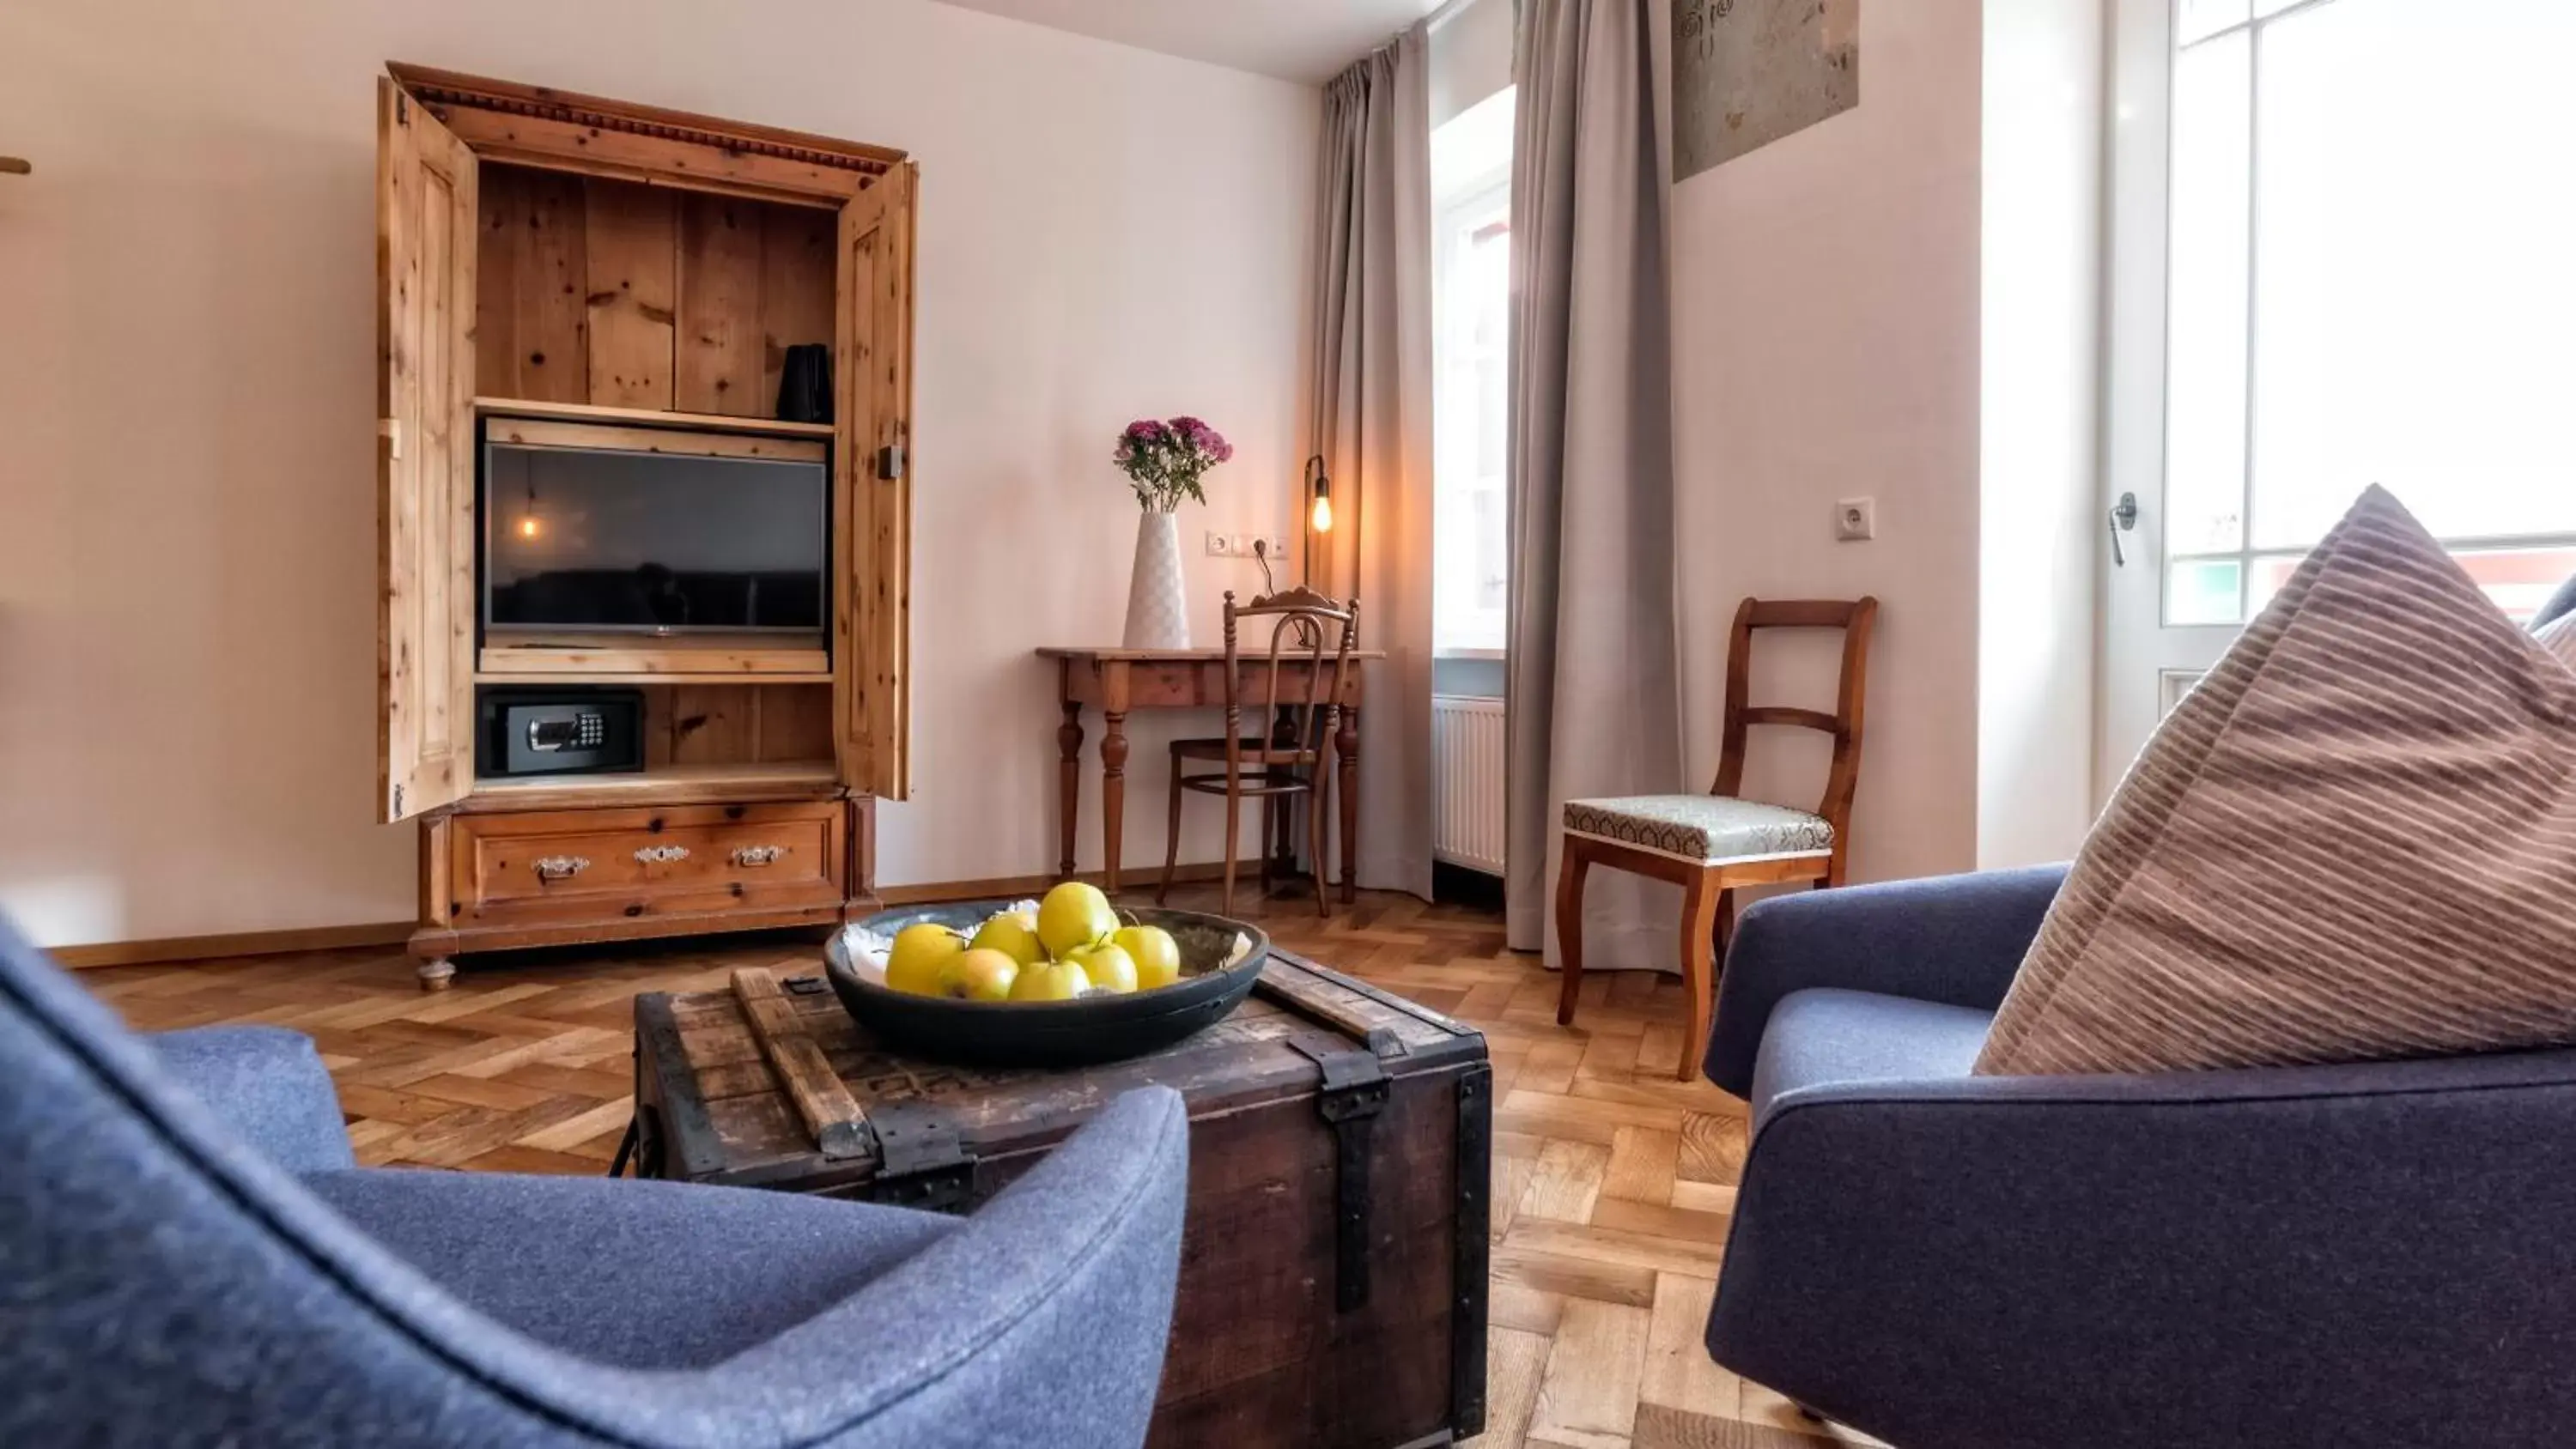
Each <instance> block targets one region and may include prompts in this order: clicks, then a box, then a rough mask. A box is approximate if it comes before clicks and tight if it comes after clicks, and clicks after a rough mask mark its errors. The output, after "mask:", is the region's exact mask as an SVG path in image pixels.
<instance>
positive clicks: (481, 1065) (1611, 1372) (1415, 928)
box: [80, 888, 1871, 1449]
mask: <svg viewBox="0 0 2576 1449" xmlns="http://www.w3.org/2000/svg"><path fill="white" fill-rule="evenodd" d="M1245 894H1246V895H1251V896H1254V897H1255V899H1254V901H1253V903H1252V904H1251V905H1250V906H1248V907H1245V913H1246V914H1251V915H1255V916H1257V917H1258V918H1259V919H1260V920H1261V921H1262V923H1263V924H1264V925H1265V926H1267V927H1268V928H1269V930H1270V931H1271V933H1272V935H1273V936H1274V937H1275V938H1276V939H1277V940H1278V941H1279V943H1280V944H1281V945H1283V946H1285V947H1287V948H1289V949H1290V950H1294V951H1297V952H1300V953H1302V954H1305V955H1309V956H1312V957H1314V958H1315V959H1316V960H1319V961H1322V962H1324V963H1325V964H1327V965H1330V966H1334V967H1338V968H1340V969H1342V970H1345V971H1349V972H1351V973H1353V974H1355V975H1359V976H1364V977H1366V978H1368V979H1369V980H1371V981H1374V982H1377V983H1379V984H1381V985H1383V986H1385V987H1387V988H1388V989H1390V990H1393V991H1396V992H1398V993H1400V994H1402V995H1405V996H1409V997H1412V998H1413V999H1415V1000H1417V1001H1420V1002H1422V1003H1424V1004H1425V1005H1428V1006H1431V1007H1433V1008H1435V1009H1437V1010H1440V1011H1443V1012H1447V1013H1449V1014H1450V1015H1453V1016H1456V1017H1458V1018H1460V1019H1461V1020H1464V1021H1466V1022H1469V1023H1471V1024H1473V1025H1474V1026H1476V1027H1477V1028H1479V1029H1481V1030H1482V1031H1484V1032H1485V1033H1486V1037H1487V1041H1488V1043H1489V1045H1490V1048H1491V1050H1492V1053H1493V1062H1494V1085H1495V1103H1496V1108H1495V1114H1494V1127H1495V1134H1494V1150H1495V1155H1494V1193H1493V1202H1494V1212H1493V1235H1494V1277H1493V1292H1492V1305H1493V1330H1492V1354H1491V1362H1492V1380H1491V1390H1490V1393H1489V1400H1490V1404H1491V1411H1490V1416H1489V1420H1488V1429H1487V1432H1486V1433H1485V1434H1484V1435H1483V1436H1482V1437H1480V1438H1478V1439H1476V1440H1474V1441H1472V1442H1473V1443H1475V1444H1476V1445H1478V1446H1480V1449H1508V1446H1521V1445H1527V1446H1530V1449H1546V1446H1554V1449H1802V1446H1803V1449H1816V1446H1820V1445H1824V1444H1829V1443H1833V1442H1851V1443H1868V1442H1871V1441H1868V1440H1865V1439H1861V1438H1859V1437H1858V1436H1855V1435H1849V1434H1848V1433H1847V1432H1846V1431H1842V1430H1839V1429H1825V1428H1822V1427H1820V1426H1818V1425H1815V1424H1812V1423H1809V1422H1807V1421H1805V1420H1803V1419H1801V1418H1800V1417H1799V1416H1798V1414H1797V1412H1796V1411H1795V1410H1794V1409H1792V1408H1791V1407H1790V1406H1789V1404H1788V1403H1787V1402H1786V1401H1785V1400H1783V1399H1782V1398H1780V1396H1779V1395H1777V1394H1774V1393H1772V1392H1770V1391H1769V1390H1766V1389H1763V1388H1761V1387H1759V1386H1758V1385H1754V1384H1750V1383H1746V1382H1743V1381H1742V1380H1740V1379H1738V1378H1737V1377H1736V1376H1735V1375H1733V1374H1731V1373H1728V1372H1727V1371H1726V1370H1724V1369H1721V1368H1719V1367H1717V1366H1716V1365H1715V1364H1713V1363H1711V1362H1710V1361H1709V1358H1708V1354H1707V1351H1706V1350H1705V1349H1704V1348H1702V1347H1701V1344H1700V1331H1701V1328H1702V1326H1703V1324H1704V1323H1705V1322H1706V1321H1707V1317H1708V1306H1709V1300H1710V1296H1711V1295H1712V1293H1713V1292H1714V1291H1715V1289H1716V1279H1717V1272H1718V1261H1719V1258H1720V1255H1721V1253H1722V1251H1723V1248H1724V1244H1725V1240H1726V1227H1727V1215H1728V1213H1729V1212H1730V1211H1731V1210H1732V1209H1733V1207H1734V1198H1735V1181H1736V1174H1737V1171H1738V1169H1739V1168H1740V1167H1741V1166H1742V1164H1743V1160H1744V1149H1745V1119H1744V1111H1743V1107H1742V1105H1741V1104H1739V1103H1737V1102H1736V1101H1735V1100H1734V1099H1732V1098H1730V1097H1728V1096H1726V1095H1725V1094H1724V1093H1721V1092H1719V1091H1718V1090H1717V1089H1716V1088H1715V1087H1713V1086H1710V1085H1709V1084H1708V1083H1706V1082H1704V1081H1693V1082H1689V1083H1680V1082H1675V1081H1673V1080H1672V1072H1673V1068H1674V1065H1675V1063H1676V1061H1677V1060H1678V1059H1679V1056H1680V1053H1681V1052H1682V1051H1683V1047H1684V1044H1683V1042H1682V1034H1683V1027H1682V1022H1683V1020H1684V1006H1683V1002H1682V999H1681V990H1680V987H1679V985H1678V983H1676V982H1675V981H1673V980H1672V979H1671V978H1668V977H1662V976H1653V975H1646V974H1637V973H1624V974H1623V973H1614V972H1599V973H1595V974H1594V975H1592V976H1591V977H1590V978H1588V979H1587V980H1586V981H1585V982H1584V983H1583V993H1584V1002H1583V1009H1582V1011H1581V1013H1580V1014H1579V1018H1578V1025H1577V1026H1575V1027H1573V1028H1571V1029H1568V1028H1562V1027H1559V1026H1558V1025H1557V1024H1556V991H1557V978H1556V977H1555V976H1554V975H1552V974H1550V973H1549V972H1547V971H1545V970H1543V969H1542V968H1541V967H1540V966H1539V964H1538V962H1537V959H1536V958H1535V957H1530V956H1518V955H1514V954H1512V953H1510V952H1508V951H1506V950H1505V949H1504V948H1503V928H1502V920H1501V917H1500V915H1499V914H1498V913H1497V912H1494V911H1491V910H1486V909H1482V908H1476V907H1462V906H1453V905H1441V906H1426V905H1424V904H1422V903H1421V902H1419V901H1416V900H1414V899H1413V898H1412V897H1410V896H1403V895H1394V894H1382V893H1375V892H1371V893H1364V894H1363V895H1362V896H1361V898H1360V901H1359V903H1358V905H1357V906H1356V907H1349V908H1345V907H1338V906H1337V907H1336V908H1335V914H1334V916H1333V918H1332V919H1331V920H1330V921H1328V922H1326V921H1318V920H1317V919H1316V917H1315V915H1314V906H1313V898H1312V897H1311V896H1305V895H1300V894H1298V893H1297V892H1295V891H1293V890H1290V889H1286V888H1282V889H1281V890H1280V891H1279V892H1278V894H1277V895H1276V897H1275V898H1273V899H1269V900H1259V899H1258V898H1257V892H1246V893H1245ZM1174 896H1175V899H1174V904H1175V905H1187V906H1191V907H1194V908H1198V909H1207V910H1213V909H1215V907H1216V892H1215V891H1214V889H1213V888H1191V889H1188V890H1185V891H1176V892H1175V893H1174ZM1130 898H1131V899H1137V900H1141V899H1143V897H1142V896H1131V897H1130ZM1237 904H1238V906H1239V907H1243V906H1244V897H1243V896H1238V901H1237ZM485 959H486V960H487V961H493V962H497V963H499V964H493V965H482V964H473V963H469V964H468V965H467V966H466V967H465V968H464V969H463V970H462V971H460V973H459V974H458V976H457V978H456V984H455V986H454V988H453V989H451V990H449V991H447V992H444V993H441V994H437V995H424V994H422V993H421V992H420V991H419V990H418V989H417V988H416V986H415V984H414V982H413V979H412V971H411V964H410V962H409V961H408V960H407V959H406V958H405V957H403V956H402V955H401V954H400V953H399V952H394V951H382V950H375V951H331V952H317V953H310V954H302V955H291V956H270V957H256V958H250V959H245V960H234V961H210V962H201V963H172V964H167V965H157V966H129V967H115V968H107V969H101V970H94V971H87V972H83V973H81V977H80V979H81V980H82V981H83V982H84V983H85V984H87V985H88V986H89V987H90V988H91V989H92V990H93V991H95V992H96V993H97V994H98V995H99V996H101V997H103V998H105V999H106V1000H107V1001H109V1002H111V1003H113V1004H114V1005H115V1006H116V1007H117V1008H118V1009H119V1010H120V1011H122V1012H123V1013H124V1014H125V1016H126V1018H127V1020H129V1021H131V1022H132V1023H133V1024H134V1025H135V1026H137V1027H140V1028H143V1029H146V1030H166V1029H170V1028H176V1027H187V1026H202V1025H208V1024H211V1023H215V1022H250V1021H256V1022H270V1023H274V1024H277V1025H281V1026H290V1027H294V1028H296V1029H297V1030H299V1031H303V1032H307V1033H309V1034H310V1035H312V1037H313V1038H314V1039H315V1041H316V1042H317V1043H319V1045H320V1047H321V1050H322V1053H323V1057H324V1059H325V1060H326V1061H327V1062H328V1063H329V1064H330V1067H331V1071H332V1075H333V1077H334V1078H335V1079H336V1080H337V1081H338V1083H339V1088H340V1101H341V1106H342V1108H343V1110H344V1111H345V1112H346V1114H347V1116H348V1119H349V1133H350V1137H351V1139H352V1140H353V1141H354V1142H355V1143H356V1146H357V1151H358V1156H359V1158H360V1160H362V1161H364V1162H367V1163H370V1164H384V1163H404V1164H418V1165H423V1166H431V1167H447V1168H462V1169H467V1170H484V1171H503V1172H575V1173H597V1172H602V1171H604V1170H605V1169H606V1167H607V1164H608V1161H609V1158H610V1157H611V1155H612V1154H613V1153H614V1152H615V1150H616V1147H617V1142H618V1138H619V1137H620V1135H621V1134H622V1133H623V1132H624V1131H625V1127H626V1120H627V1116H628V1112H629V1108H630V1097H629V1093H630V1090H631V1086H632V1083H631V1081H630V1079H629V1076H628V1072H629V1067H628V1051H629V1048H630V1046H631V1044H632V1038H633V1022H634V1018H633V1009H632V1006H631V1005H630V1001H631V998H632V997H633V996H634V995H635V994H636V993H637V992H641V991H695V990H717V989H722V988H723V987H724V985H725V984H726V980H727V973H729V972H730V971H731V970H732V969H733V968H735V967H737V966H744V965H764V966H777V967H784V968H788V969H790V970H803V969H807V968H808V967H809V965H810V963H811V962H812V960H813V959H814V948H813V946H812V945H811V943H810V940H800V939H792V938H780V937H775V936H765V937H759V938H753V939H751V940H749V941H748V942H741V941H737V942H736V943H734V944H729V945H728V944H722V943H716V944H714V946H713V948H712V949H711V948H710V947H709V945H707V944H701V943H693V944H690V945H686V946H681V947H677V948H673V947H649V948H640V949H639V948H634V947H621V948H617V949H615V950H612V951H592V952H549V953H542V954H535V953H531V954H525V955H520V956H516V957H509V956H504V957H495V958H485ZM1835 1436H1839V1438H1837V1437H1835Z"/></svg>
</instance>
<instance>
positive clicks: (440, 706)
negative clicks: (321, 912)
mask: <svg viewBox="0 0 2576 1449" xmlns="http://www.w3.org/2000/svg"><path fill="white" fill-rule="evenodd" d="M475 224H476V207H475V165H474V154H473V152H471V151H469V150H467V149H466V147H465V145H464V144H463V143H462V142H460V141H458V140H457V139H456V137H455V136H454V135H453V134H452V133H450V132H449V131H448V129H447V128H446V127H445V126H442V125H440V124H439V123H438V121H437V119H436V118H434V117H432V116H431V115H430V114H429V112H427V111H426V110H423V109H422V108H421V107H420V106H419V105H418V104H417V103H415V102H414V101H413V100H412V99H411V98H410V97H409V96H407V95H405V94H404V93H403V91H402V88H401V87H400V86H397V85H396V84H395V83H394V82H393V81H391V80H388V79H381V78H380V79H379V80H378V81H377V82H376V228H377V230H376V291H377V303H378V313H377V334H376V381H377V396H378V399H379V406H380V407H381V409H382V412H381V414H380V415H379V418H378V421H377V433H378V439H377V445H376V460H377V461H376V467H377V475H378V482H379V484H380V485H381V487H380V492H379V496H378V499H377V527H378V529H379V534H380V537H379V540H378V544H379V560H380V567H381V569H382V576H381V577H380V578H379V579H378V580H377V608H378V614H377V632H376V650H377V653H376V675H377V680H378V683H379V684H380V685H381V687H382V698H381V700H380V701H379V711H380V715H379V724H380V726H381V730H380V734H379V738H380V739H381V741H382V753H381V755H380V757H379V758H380V768H379V769H378V772H377V773H378V781H377V784H378V787H379V790H380V791H381V799H382V803H383V806H384V812H385V819H387V820H389V821H390V820H402V819H406V818H408V817H410V816H413V815H417V814H419V813H420V812H422V811H424V810H428V809H432V808H434V807H436V806H440V805H445V804H449V803H451V802H453V801H455V800H457V799H460V798H462V797H463V796H464V795H465V794H466V792H467V791H469V790H471V789H472V788H473V785H474V672H473V649H474V306H475V295H474V257H475V249H476V243H477V238H476V236H475Z"/></svg>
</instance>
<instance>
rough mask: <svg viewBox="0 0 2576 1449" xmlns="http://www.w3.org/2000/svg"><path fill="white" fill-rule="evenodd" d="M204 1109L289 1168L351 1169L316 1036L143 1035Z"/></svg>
mask: <svg viewBox="0 0 2576 1449" xmlns="http://www.w3.org/2000/svg"><path fill="white" fill-rule="evenodd" d="M144 1042H145V1044H146V1045H148V1046H149V1047H151V1049H152V1052H153V1054H154V1055H155V1056H157V1057H158V1058H160V1061H161V1066H162V1068H163V1069H164V1070H166V1071H168V1072H169V1073H170V1075H171V1076H173V1077H175V1078H177V1079H178V1081H179V1084H180V1085H181V1086H183V1087H186V1088H187V1089H188V1090H189V1091H190V1092H192V1093H194V1094H195V1095H196V1097H197V1099H198V1101H200V1102H201V1103H203V1104H204V1105H205V1108H206V1110H207V1111H209V1112H211V1113H213V1114H214V1115H215V1118H216V1119H217V1120H218V1121H220V1122H222V1123H223V1124H224V1125H225V1126H227V1127H230V1128H231V1129H232V1130H233V1131H234V1132H236V1133H239V1134H240V1135H241V1137H242V1138H243V1140H245V1141H247V1142H248V1143H249V1144H250V1145H251V1146H252V1147H255V1148H257V1149H258V1150H259V1151H261V1152H262V1153H264V1154H266V1155H267V1156H268V1158H269V1160H270V1161H272V1162H274V1163H276V1164H277V1165H278V1166H279V1167H281V1168H284V1169H285V1170H287V1171H288V1172H322V1171H327V1170H329V1169H332V1168H338V1167H349V1166H352V1165H354V1164H355V1163H356V1161H357V1158H356V1155H355V1154H353V1153H352V1152H351V1151H350V1150H349V1130H348V1128H347V1126H346V1125H345V1124H344V1123H343V1121H342V1119H341V1116H340V1096H339V1093H337V1092H336V1091H334V1090H333V1089H332V1086H331V1073H330V1072H329V1071H328V1070H327V1069H326V1068H324V1067H323V1065H322V1057H321V1054H320V1053H318V1052H316V1051H315V1050H314V1049H313V1039H312V1038H311V1037H308V1036H306V1035H304V1034H303V1033H302V1032H298V1031H288V1030H286V1029H285V1028H283V1027H274V1026H209V1027H198V1028H196V1029H194V1030H190V1031H172V1032H163V1033H160V1034H159V1035H156V1036H148V1037H145V1038H144Z"/></svg>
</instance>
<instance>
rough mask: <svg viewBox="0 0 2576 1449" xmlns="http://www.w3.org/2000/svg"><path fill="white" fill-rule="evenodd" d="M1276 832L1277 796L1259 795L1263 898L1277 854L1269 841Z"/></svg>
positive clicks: (1267, 895) (1273, 837)
mask: <svg viewBox="0 0 2576 1449" xmlns="http://www.w3.org/2000/svg"><path fill="white" fill-rule="evenodd" d="M1278 833H1279V797H1278V796H1276V795H1264V796H1262V797H1261V894H1262V897H1263V898H1264V899H1267V898H1268V897H1269V895H1270V870H1271V867H1272V865H1273V864H1275V863H1276V862H1275V857H1276V856H1277V854H1278V850H1277V848H1276V847H1275V846H1274V845H1272V843H1271V842H1272V841H1273V840H1275V839H1276V838H1277V836H1278Z"/></svg>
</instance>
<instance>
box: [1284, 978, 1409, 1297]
mask: <svg viewBox="0 0 2576 1449" xmlns="http://www.w3.org/2000/svg"><path fill="white" fill-rule="evenodd" d="M1288 1044H1289V1045H1290V1046H1292V1047H1294V1048H1296V1049H1297V1050H1298V1051H1299V1052H1300V1053H1302V1054H1303V1055H1305V1056H1308V1057H1311V1058H1313V1059H1314V1063H1315V1065H1316V1067H1317V1068H1318V1069H1319V1070H1321V1071H1322V1073H1323V1083H1322V1085H1321V1087H1320V1089H1319V1090H1318V1091H1317V1093H1316V1096H1315V1106H1316V1110H1317V1111H1318V1112H1319V1113H1320V1114H1321V1115H1322V1117H1323V1119H1324V1122H1325V1124H1326V1125H1327V1126H1329V1127H1331V1128H1332V1130H1333V1157H1334V1163H1333V1307H1334V1308H1335V1309H1336V1310H1337V1311H1339V1312H1343V1313H1348V1312H1350V1311H1352V1310H1353V1309H1356V1308H1362V1307H1366V1306H1367V1304H1368V1298H1369V1245H1370V1236H1371V1223H1370V1208H1371V1202H1370V1191H1369V1164H1370V1161H1371V1159H1372V1158H1373V1157H1374V1156H1375V1153H1374V1151H1373V1148H1374V1145H1375V1134H1374V1131H1373V1128H1374V1124H1375V1123H1376V1121H1377V1116H1378V1113H1379V1112H1380V1111H1382V1110H1383V1109H1384V1108H1385V1106H1386V1100H1387V1095H1388V1091H1389V1083H1388V1080H1387V1075H1386V1067H1385V1066H1384V1065H1383V1064H1382V1063H1381V1062H1380V1061H1379V1058H1380V1057H1383V1056H1393V1055H1396V1054H1398V1053H1401V1052H1402V1051H1403V1050H1404V1044H1403V1042H1401V1041H1400V1040H1398V1039H1397V1037H1396V1035H1395V1033H1394V1032H1393V1031H1391V1030H1389V1029H1387V1028H1386V1027H1382V1026H1380V1027H1371V1028H1370V1029H1369V1032H1368V1041H1367V1045H1365V1046H1361V1047H1354V1046H1352V1045H1350V1043H1349V1041H1348V1040H1347V1039H1346V1038H1342V1037H1330V1036H1298V1037H1292V1038H1290V1039H1289V1042H1288Z"/></svg>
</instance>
